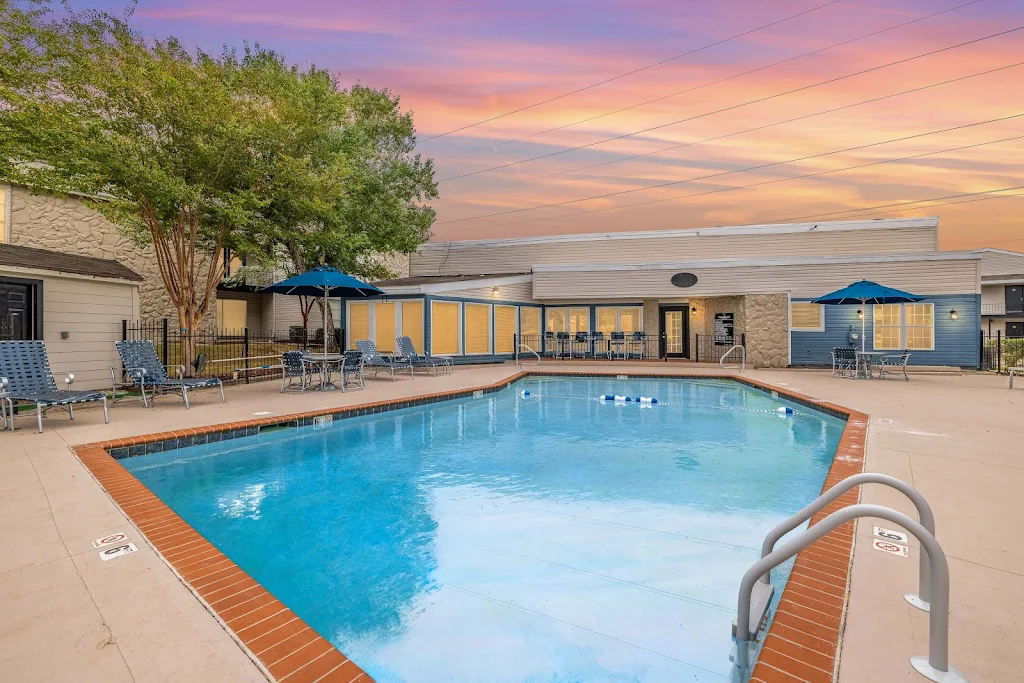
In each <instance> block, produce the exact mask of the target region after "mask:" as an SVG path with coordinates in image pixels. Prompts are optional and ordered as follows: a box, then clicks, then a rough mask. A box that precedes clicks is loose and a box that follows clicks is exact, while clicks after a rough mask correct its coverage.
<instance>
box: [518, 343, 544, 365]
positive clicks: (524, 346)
mask: <svg viewBox="0 0 1024 683" xmlns="http://www.w3.org/2000/svg"><path fill="white" fill-rule="evenodd" d="M524 350H525V351H529V352H530V353H532V354H533V355H534V356H536V357H537V360H536V362H533V363H524V362H522V361H521V360H519V352H520V351H524ZM524 365H540V354H539V353H537V352H536V351H534V350H533V349H531V348H530V347H529V345H527V344H523V343H520V344H518V345H517V346H516V367H517V368H521V367H523V366H524Z"/></svg>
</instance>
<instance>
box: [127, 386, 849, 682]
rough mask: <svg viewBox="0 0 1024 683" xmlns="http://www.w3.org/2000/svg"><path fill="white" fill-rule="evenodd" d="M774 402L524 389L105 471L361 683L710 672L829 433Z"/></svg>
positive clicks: (747, 394) (704, 389)
mask: <svg viewBox="0 0 1024 683" xmlns="http://www.w3.org/2000/svg"><path fill="white" fill-rule="evenodd" d="M524 388H528V389H530V390H531V392H532V393H533V394H534V396H533V397H531V398H528V399H524V398H522V397H520V396H519V395H518V392H519V391H521V390H522V389H524ZM603 393H619V394H629V395H647V396H656V397H658V398H659V400H660V401H662V402H663V403H662V404H660V405H658V406H655V407H653V408H640V407H639V406H637V405H626V406H621V405H611V404H608V403H604V402H599V401H596V400H593V397H594V396H597V395H600V394H603ZM778 405H779V403H778V401H775V400H773V399H771V397H770V396H768V395H766V394H764V393H762V392H759V391H756V390H753V389H749V388H743V387H741V386H739V385H736V384H733V383H728V382H682V381H671V380H668V381H653V380H650V381H648V380H645V381H643V382H637V381H617V380H611V379H572V380H567V379H537V380H531V381H530V382H528V383H527V382H521V383H519V384H517V385H516V386H515V387H514V388H512V389H510V390H507V391H504V392H500V393H498V394H493V395H488V396H486V397H484V398H482V399H470V400H465V401H459V402H454V403H445V404H437V405H435V406H425V407H420V408H415V409H408V410H403V411H397V412H395V413H392V414H382V415H374V416H367V417H363V418H356V419H351V420H341V421H337V422H335V423H334V426H333V427H331V428H329V429H325V430H319V431H312V430H296V431H284V432H277V433H274V434H268V435H266V436H261V437H257V438H248V439H239V440H236V441H231V442H224V443H218V444H210V445H207V446H201V447H196V448H192V449H185V450H181V451H176V452H168V453H161V454H152V455H148V456H140V457H138V458H132V459H129V460H127V461H125V463H126V465H127V466H128V467H129V468H130V469H132V470H133V471H135V473H136V475H137V476H138V477H139V478H140V479H141V480H142V481H144V482H145V483H146V484H147V485H149V486H150V487H151V488H152V489H153V490H154V491H155V492H156V493H157V494H158V495H159V496H160V497H161V498H162V499H163V500H165V501H166V502H167V503H168V504H169V505H171V506H172V507H173V508H174V509H175V510H176V511H177V512H178V513H179V514H181V515H182V517H184V518H185V519H186V520H188V521H189V522H190V523H192V524H193V525H194V526H195V527H196V528H197V529H198V530H199V531H200V532H201V533H203V534H204V535H206V537H207V538H209V539H210V540H211V541H212V542H214V543H215V544H216V545H217V546H218V547H220V548H221V549H222V550H223V551H224V552H225V553H227V554H228V555H229V556H230V557H231V558H232V559H234V560H235V561H236V562H237V563H238V564H239V565H241V566H242V568H244V569H246V570H247V571H249V572H250V573H251V574H252V575H253V576H254V577H255V578H256V579H258V580H259V581H260V582H261V583H263V584H264V585H265V586H266V587H267V589H268V590H270V591H271V592H272V593H274V595H276V596H277V597H278V598H280V599H281V600H282V601H283V602H285V604H287V605H288V606H289V607H291V608H292V609H293V610H295V611H296V612H297V613H298V614H299V615H300V616H301V617H303V618H304V619H305V620H306V621H308V622H309V623H310V625H312V626H313V627H314V628H315V629H316V630H317V631H319V632H320V633H321V634H323V635H324V636H325V637H327V638H329V639H330V640H331V641H332V642H334V643H335V644H336V645H337V646H338V647H339V648H340V649H341V650H342V651H343V652H345V653H346V654H347V655H348V656H350V657H351V658H352V659H353V660H354V661H356V662H357V663H358V664H360V666H362V667H363V668H365V669H366V670H367V671H368V672H369V673H370V674H371V675H372V676H374V677H375V678H376V679H377V680H378V681H382V682H387V681H438V680H445V681H481V680H486V681H499V682H505V681H507V682H508V683H514V682H519V681H679V680H696V681H722V680H726V679H727V677H728V676H730V675H731V666H730V664H729V662H728V652H729V649H730V647H731V642H730V639H729V635H728V634H729V630H730V626H729V625H730V622H731V620H732V617H733V610H734V609H735V600H736V592H737V589H738V584H739V578H740V576H741V575H742V573H743V572H744V571H745V570H746V569H747V568H748V567H749V566H750V564H751V563H752V562H753V561H754V560H755V559H756V557H757V548H758V547H759V545H760V541H761V539H762V538H763V536H764V534H765V533H766V532H767V530H768V529H769V528H770V527H771V526H773V525H774V524H775V523H776V522H778V521H779V520H781V519H782V518H783V517H785V516H788V515H789V514H791V513H792V512H794V511H795V510H797V509H799V508H800V507H801V506H802V505H804V504H806V502H808V501H809V500H811V499H812V498H813V497H814V495H815V494H816V493H817V492H818V491H819V490H820V488H821V485H822V482H823V481H824V477H825V473H826V471H827V469H828V466H829V464H830V462H831V458H832V455H833V453H834V451H835V447H836V444H837V442H838V439H839V435H840V432H841V430H842V422H841V421H839V420H836V419H834V418H830V417H827V416H824V415H821V414H818V413H814V412H812V411H809V410H807V409H803V408H800V407H797V414H796V415H795V416H793V417H791V418H780V417H779V416H778V415H777V414H776V413H774V408H776V407H777V406H778ZM755 411H764V412H755ZM211 455H214V456H215V457H210V456H211ZM784 573H785V570H784V571H783V574H784Z"/></svg>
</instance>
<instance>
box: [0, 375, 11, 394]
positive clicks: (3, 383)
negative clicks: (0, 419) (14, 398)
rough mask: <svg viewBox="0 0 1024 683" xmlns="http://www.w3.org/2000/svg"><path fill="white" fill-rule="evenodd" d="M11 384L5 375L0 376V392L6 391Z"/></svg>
mask: <svg viewBox="0 0 1024 683" xmlns="http://www.w3.org/2000/svg"><path fill="white" fill-rule="evenodd" d="M10 384H11V382H10V380H9V379H7V378H6V377H0V394H2V393H3V392H5V391H7V387H9V386H10Z"/></svg>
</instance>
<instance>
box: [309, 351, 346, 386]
mask: <svg viewBox="0 0 1024 683" xmlns="http://www.w3.org/2000/svg"><path fill="white" fill-rule="evenodd" d="M302 362H303V363H308V364H310V365H315V366H316V369H317V371H318V372H319V373H320V386H318V387H316V391H333V390H335V389H337V388H338V385H336V384H335V383H334V382H332V381H331V371H332V370H337V369H340V368H341V367H342V366H344V364H345V355H344V354H342V353H307V354H306V355H305V356H303V357H302ZM341 381H342V382H344V381H345V379H344V377H343V378H342V380H341Z"/></svg>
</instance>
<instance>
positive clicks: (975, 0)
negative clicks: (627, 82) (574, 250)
mask: <svg viewBox="0 0 1024 683" xmlns="http://www.w3.org/2000/svg"><path fill="white" fill-rule="evenodd" d="M979 2H981V0H971V1H970V2H966V3H964V4H962V5H957V6H956V7H950V8H949V9H944V10H942V11H941V12H935V13H934V14H928V15H926V16H923V17H918V18H917V19H912V20H911V21H905V22H903V23H902V24H896V25H894V26H890V27H888V28H883V29H881V30H878V31H872V32H871V33H865V34H864V35H861V36H857V37H856V38H850V39H849V40H844V41H842V42H839V43H833V44H832V45H828V46H826V47H822V48H818V49H817V50H811V51H810V52H805V53H803V54H801V55H796V56H795V57H789V58H788V59H783V60H780V61H778V62H772V63H771V64H765V65H764V66H759V67H757V68H756V69H749V70H748V71H743V72H742V73H738V74H733V75H732V76H728V77H726V78H720V79H718V80H716V81H710V82H708V83H702V84H701V85H697V86H694V87H692V88H687V89H685V90H679V91H677V92H674V93H670V94H668V95H663V96H661V97H655V98H654V99H653V100H647V101H645V102H640V103H638V104H634V105H630V106H628V107H623V108H621V109H616V110H614V111H609V112H605V113H604V114H598V115H597V116H591V117H590V118H586V119H580V120H579V121H573V122H572V123H567V124H565V125H562V126H556V127H555V128H548V129H547V130H542V131H540V132H539V133H532V134H531V135H526V136H523V137H521V138H516V139H514V140H506V141H505V142H499V143H498V144H492V145H485V146H483V147H480V149H496V148H498V147H503V146H504V145H510V144H512V143H514V142H522V141H523V140H529V139H531V138H535V137H539V136H541V135H547V134H548V133H554V132H555V131H559V130H564V129H566V128H571V127H573V126H577V125H579V124H581V123H589V122H590V121H596V120H597V119H602V118H604V117H606V116H612V115H614V114H620V113H622V112H624V111H629V110H630V109H637V108H639V107H644V106H646V105H648V104H654V103H655V102H661V101H662V100H667V99H670V98H673V97H678V96H679V95H685V94H686V93H691V92H694V91H696V90H701V89H703V88H708V87H711V86H713V85H718V84H720V83H725V82H726V81H731V80H733V79H736V78H741V77H743V76H749V75H750V74H752V73H757V72H758V71H764V70H766V69H771V68H772V67H776V66H779V65H780V64H786V63H788V62H794V61H796V60H798V59H803V58H804V57H810V56H811V55H816V54H820V53H822V52H826V51H828V50H833V49H835V48H837V47H842V46H843V45H849V44H851V43H856V42H857V41H860V40H865V39H867V38H871V37H874V36H877V35H881V34H883V33H888V32H889V31H895V30H896V29H898V28H903V27H904V26H910V25H911V24H916V23H919V22H922V21H925V20H927V19H931V18H933V17H937V16H939V15H942V14H948V13H950V12H954V11H956V10H958V9H962V8H964V7H967V6H969V5H976V4H978V3H979ZM545 177H546V176H545Z"/></svg>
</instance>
